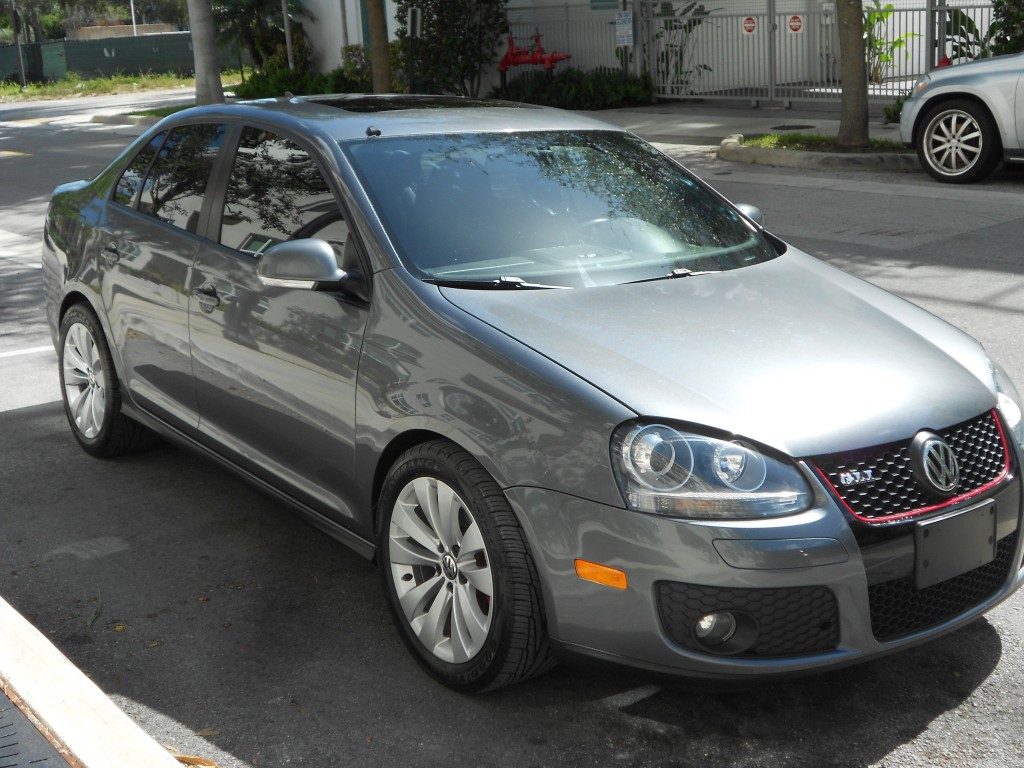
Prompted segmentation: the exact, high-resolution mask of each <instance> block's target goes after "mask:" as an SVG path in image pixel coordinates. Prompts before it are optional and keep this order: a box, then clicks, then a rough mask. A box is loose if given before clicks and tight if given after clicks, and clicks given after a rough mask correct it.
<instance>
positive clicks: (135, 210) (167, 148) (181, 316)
mask: <svg viewBox="0 0 1024 768" xmlns="http://www.w3.org/2000/svg"><path fill="white" fill-rule="evenodd" d="M226 133H227V129H226V126H224V125H216V124H200V125H186V126H179V127H177V128H174V129H173V130H170V131H165V132H162V133H160V134H158V135H156V136H155V137H154V138H153V139H152V140H151V141H150V142H149V143H148V144H147V145H146V146H144V147H143V148H142V149H141V150H140V151H139V154H138V155H136V157H135V158H134V160H132V162H131V163H130V164H129V165H128V167H127V168H126V169H125V171H124V172H123V173H122V175H121V177H120V179H119V180H118V183H117V185H116V187H115V190H114V194H113V198H112V200H111V201H110V202H109V204H108V205H107V215H106V219H105V222H104V226H103V228H102V235H101V237H102V240H101V251H100V269H101V297H102V299H101V300H102V302H103V309H104V312H105V314H106V316H107V318H108V319H109V322H110V329H111V336H112V338H111V341H112V347H113V349H115V350H117V351H119V353H120V356H121V364H122V373H123V378H124V385H125V386H126V387H127V389H128V392H129V393H130V396H131V398H132V400H133V401H134V402H136V403H137V404H138V405H140V406H141V407H143V408H145V409H146V410H148V411H150V412H151V413H154V414H156V415H157V416H159V417H160V418H161V419H164V420H165V421H167V422H168V423H170V424H172V425H173V426H175V427H177V428H179V429H184V430H186V431H188V430H190V429H194V428H195V426H196V424H197V422H198V417H197V415H196V400H195V391H194V387H193V385H192V361H191V354H190V350H189V342H188V335H189V332H188V304H189V296H188V291H187V286H188V284H189V281H190V274H191V270H192V262H193V261H194V259H195V256H196V252H197V250H198V247H199V243H200V242H201V238H200V237H199V236H198V235H197V234H196V231H197V228H198V227H199V224H200V219H201V217H202V216H203V215H204V213H203V207H204V204H206V200H207V197H206V190H207V186H208V184H209V180H210V176H211V169H212V168H213V164H214V162H215V160H216V157H217V153H218V151H219V149H220V147H221V146H222V144H223V143H224V139H225V136H226Z"/></svg>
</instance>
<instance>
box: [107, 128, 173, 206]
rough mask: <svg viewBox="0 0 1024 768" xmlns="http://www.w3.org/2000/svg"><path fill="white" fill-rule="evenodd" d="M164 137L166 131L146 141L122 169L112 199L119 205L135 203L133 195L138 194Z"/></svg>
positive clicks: (165, 136)
mask: <svg viewBox="0 0 1024 768" xmlns="http://www.w3.org/2000/svg"><path fill="white" fill-rule="evenodd" d="M166 138H167V131H161V132H160V133H158V134H157V135H156V136H154V137H153V138H152V139H150V140H149V141H148V142H146V146H144V147H143V148H142V149H140V150H139V154H137V155H136V156H135V159H133V160H132V161H131V162H130V163H129V164H128V167H127V168H125V169H124V173H122V174H121V178H119V179H118V180H117V186H116V187H115V188H114V200H115V201H116V202H118V203H120V204H121V205H128V206H133V205H135V196H136V195H138V193H139V190H140V189H141V188H142V182H143V181H144V180H145V178H146V171H148V170H149V166H150V164H151V163H152V162H153V158H154V157H156V153H157V150H158V149H160V145H161V144H163V143H164V139H166Z"/></svg>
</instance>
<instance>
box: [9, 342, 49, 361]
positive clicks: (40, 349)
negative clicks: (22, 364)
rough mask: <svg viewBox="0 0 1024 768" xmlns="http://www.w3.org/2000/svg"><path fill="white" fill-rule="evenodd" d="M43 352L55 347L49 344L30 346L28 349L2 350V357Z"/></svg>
mask: <svg viewBox="0 0 1024 768" xmlns="http://www.w3.org/2000/svg"><path fill="white" fill-rule="evenodd" d="M43 352H53V347H52V346H51V345H49V344H47V345H46V346H45V347H29V348H28V349H14V350H11V351H10V352H0V358H4V357H19V356H21V355H38V354H41V353H43Z"/></svg>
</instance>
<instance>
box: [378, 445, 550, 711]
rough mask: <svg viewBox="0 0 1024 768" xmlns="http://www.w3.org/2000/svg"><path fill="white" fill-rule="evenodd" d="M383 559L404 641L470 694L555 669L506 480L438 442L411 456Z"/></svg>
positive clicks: (390, 483)
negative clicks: (499, 480)
mask: <svg viewBox="0 0 1024 768" xmlns="http://www.w3.org/2000/svg"><path fill="white" fill-rule="evenodd" d="M378 545H379V549H378V559H379V565H380V570H381V575H382V577H383V580H384V587H385V590H386V592H387V595H388V598H389V604H390V607H391V610H392V614H393V616H394V619H395V622H396V624H397V625H398V627H399V630H400V632H401V635H402V639H403V640H404V641H405V644H406V645H407V646H408V648H409V649H410V650H411V651H412V653H413V655H414V656H415V657H416V659H417V661H419V662H420V664H421V665H422V666H423V667H424V668H425V669H426V670H427V671H428V672H430V674H432V675H433V676H434V677H435V678H436V679H437V680H439V681H440V682H441V683H443V684H444V685H446V686H448V687H450V688H453V689H455V690H460V691H483V690H488V689H493V688H500V687H501V686H504V685H509V684H511V683H514V682H517V681H519V680H522V679H525V678H527V677H530V676H533V675H536V674H539V673H541V672H543V671H545V670H547V669H548V668H549V667H550V666H552V664H553V661H552V659H551V655H550V651H549V648H548V643H547V635H546V628H545V624H544V614H543V607H542V605H541V598H540V585H539V582H538V578H537V572H536V567H535V566H534V563H533V559H532V557H531V556H530V551H529V547H528V546H527V543H526V540H525V538H524V535H523V531H522V529H521V528H520V527H519V523H518V521H517V520H516V518H515V515H514V514H513V512H512V510H511V508H510V507H509V505H508V501H507V500H506V499H505V496H504V494H503V493H502V491H501V489H500V488H499V487H498V485H497V483H495V482H494V480H493V479H492V478H491V476H490V475H489V474H488V473H487V472H486V470H484V468H483V467H482V466H480V464H479V463H478V462H477V461H476V460H475V459H473V457H472V456H470V455H469V454H468V453H466V452H465V451H463V450H461V449H459V448H458V447H456V446H454V445H452V444H450V443H447V442H444V441H434V442H430V443H424V444H423V445H420V446H417V447H415V448H413V449H411V450H409V451H407V452H406V453H405V454H403V455H402V456H401V457H400V458H399V460H398V462H397V463H396V464H395V466H394V467H393V468H392V469H391V471H390V472H389V473H388V476H387V479H386V480H385V482H384V486H383V489H382V491H381V499H380V521H379V537H378Z"/></svg>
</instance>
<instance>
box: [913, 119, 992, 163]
mask: <svg viewBox="0 0 1024 768" xmlns="http://www.w3.org/2000/svg"><path fill="white" fill-rule="evenodd" d="M925 141H926V142H927V152H928V154H929V156H930V157H931V158H932V163H933V164H934V165H935V167H936V168H942V169H943V170H945V171H946V172H947V173H951V174H959V173H963V172H964V171H966V170H968V169H969V168H970V167H971V166H972V165H974V164H975V163H976V162H978V157H980V156H981V150H982V148H983V145H984V139H983V137H982V135H981V126H979V125H978V122H977V121H976V120H975V119H974V118H973V117H971V116H970V115H969V114H967V113H966V112H961V111H959V110H955V111H951V112H945V113H943V114H942V115H940V116H939V118H938V119H936V120H935V121H934V122H933V123H932V124H931V125H929V126H928V133H927V134H926V136H925Z"/></svg>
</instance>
